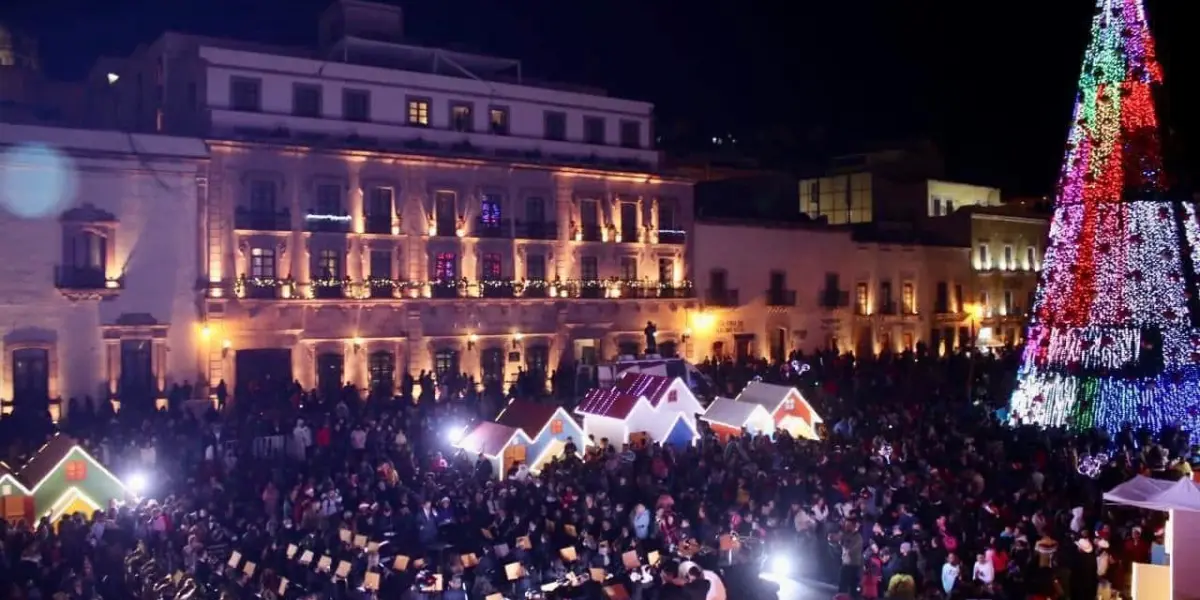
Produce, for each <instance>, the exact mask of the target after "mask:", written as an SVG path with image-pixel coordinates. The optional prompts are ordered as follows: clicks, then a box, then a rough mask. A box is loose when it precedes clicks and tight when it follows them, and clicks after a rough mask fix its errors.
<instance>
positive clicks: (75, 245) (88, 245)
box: [68, 230, 108, 273]
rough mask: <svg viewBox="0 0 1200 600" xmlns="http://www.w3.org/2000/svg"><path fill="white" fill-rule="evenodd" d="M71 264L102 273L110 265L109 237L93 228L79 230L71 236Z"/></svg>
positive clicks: (78, 267)
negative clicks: (92, 229)
mask: <svg viewBox="0 0 1200 600" xmlns="http://www.w3.org/2000/svg"><path fill="white" fill-rule="evenodd" d="M68 251H69V252H70V256H69V258H70V265H71V266H72V267H75V268H76V269H88V270H94V271H97V272H100V273H103V272H104V271H105V268H106V267H107V265H108V261H107V258H108V239H107V238H106V237H105V236H103V235H101V234H99V233H97V232H95V231H91V230H83V231H78V232H76V233H75V234H74V235H72V236H71V237H70V247H69V249H68Z"/></svg>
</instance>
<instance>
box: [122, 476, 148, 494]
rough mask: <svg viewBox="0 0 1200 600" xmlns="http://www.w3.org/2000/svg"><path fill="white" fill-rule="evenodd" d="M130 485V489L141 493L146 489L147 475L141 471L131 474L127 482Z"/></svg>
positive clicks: (135, 492)
mask: <svg viewBox="0 0 1200 600" xmlns="http://www.w3.org/2000/svg"><path fill="white" fill-rule="evenodd" d="M125 483H126V485H127V486H128V487H129V491H131V492H133V493H134V494H137V495H140V494H141V493H142V492H144V491H146V476H145V475H143V474H141V473H134V474H133V475H130V476H129V480H128V481H126V482H125Z"/></svg>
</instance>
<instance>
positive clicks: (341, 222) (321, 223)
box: [304, 210, 392, 233]
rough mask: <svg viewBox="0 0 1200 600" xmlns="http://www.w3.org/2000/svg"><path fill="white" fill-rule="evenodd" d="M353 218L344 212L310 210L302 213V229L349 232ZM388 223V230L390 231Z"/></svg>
mask: <svg viewBox="0 0 1200 600" xmlns="http://www.w3.org/2000/svg"><path fill="white" fill-rule="evenodd" d="M352 220H353V219H352V218H351V217H350V215H348V214H346V213H344V212H343V213H328V214H326V213H321V212H317V211H315V210H310V211H308V212H307V213H305V214H304V230H305V231H312V232H317V233H349V232H350V224H351V223H350V222H351V221H352ZM391 227H392V226H391V224H390V223H389V224H388V232H389V233H390V232H391Z"/></svg>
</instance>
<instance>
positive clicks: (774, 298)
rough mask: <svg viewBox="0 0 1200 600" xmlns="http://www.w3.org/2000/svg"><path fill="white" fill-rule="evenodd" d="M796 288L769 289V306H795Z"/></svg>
mask: <svg viewBox="0 0 1200 600" xmlns="http://www.w3.org/2000/svg"><path fill="white" fill-rule="evenodd" d="M795 305H796V290H785V289H779V288H774V289H772V288H768V289H767V306H795Z"/></svg>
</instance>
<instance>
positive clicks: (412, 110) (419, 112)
mask: <svg viewBox="0 0 1200 600" xmlns="http://www.w3.org/2000/svg"><path fill="white" fill-rule="evenodd" d="M408 124H409V125H420V126H422V127H428V126H429V101H428V100H415V99H414V100H409V101H408Z"/></svg>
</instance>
